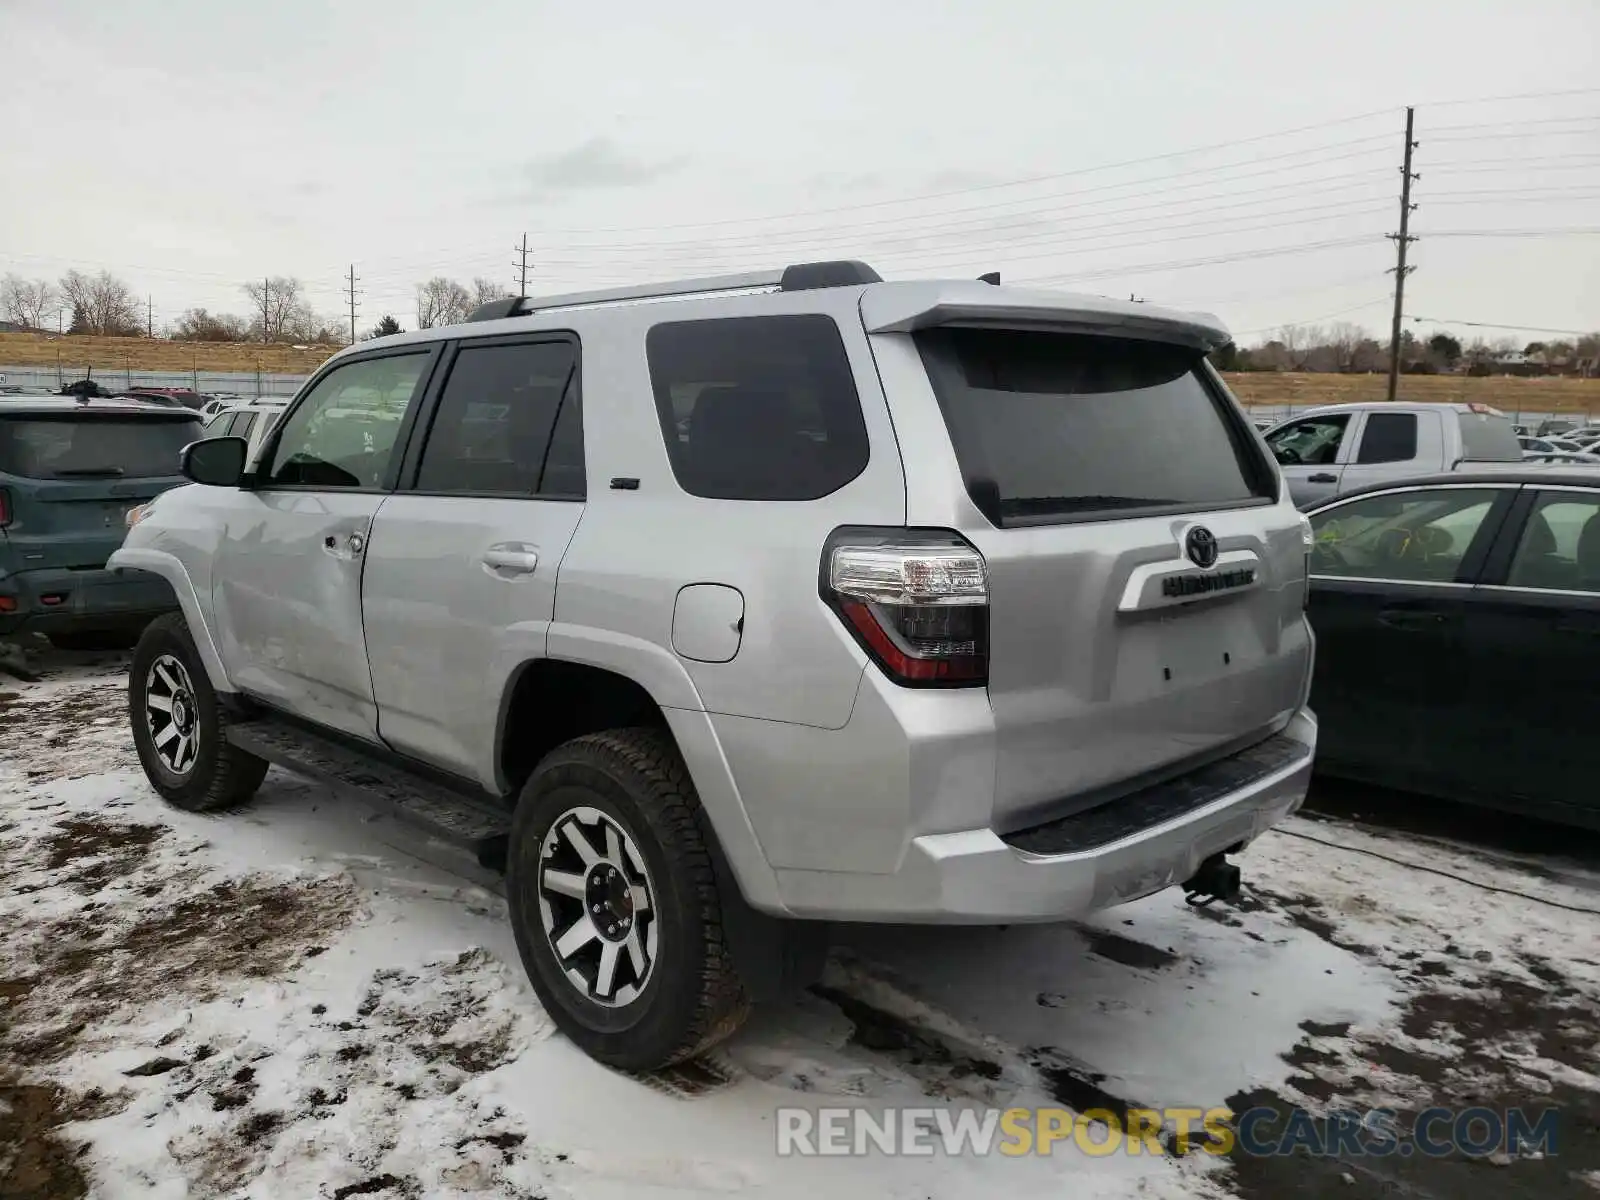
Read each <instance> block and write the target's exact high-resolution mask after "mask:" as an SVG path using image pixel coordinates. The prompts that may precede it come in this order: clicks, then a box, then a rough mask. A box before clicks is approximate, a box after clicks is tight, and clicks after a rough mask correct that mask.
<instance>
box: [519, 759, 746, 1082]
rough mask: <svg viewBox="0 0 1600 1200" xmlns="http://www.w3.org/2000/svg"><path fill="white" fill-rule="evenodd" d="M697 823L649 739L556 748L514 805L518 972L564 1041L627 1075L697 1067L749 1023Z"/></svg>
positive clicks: (688, 791)
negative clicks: (680, 1065) (694, 1062)
mask: <svg viewBox="0 0 1600 1200" xmlns="http://www.w3.org/2000/svg"><path fill="white" fill-rule="evenodd" d="M700 820H701V813H700V803H699V798H698V796H697V795H696V794H695V790H694V783H693V781H692V780H691V779H690V778H689V773H688V771H687V769H686V768H685V767H684V765H683V761H682V759H681V758H680V757H679V755H678V752H677V748H676V747H675V746H674V745H673V744H672V741H671V739H670V738H669V737H668V736H667V735H666V734H665V733H664V732H663V731H660V730H655V729H619V730H611V731H608V732H605V733H597V734H590V735H588V736H586V737H581V738H576V739H574V740H573V741H570V742H568V743H566V744H565V745H563V746H560V747H558V748H557V749H556V750H554V751H553V752H552V753H551V754H550V755H549V756H548V757H547V758H545V760H544V761H543V762H541V763H540V764H539V767H538V769H537V770H535V771H534V773H533V776H532V777H531V778H530V779H529V780H528V782H527V784H526V786H524V788H523V789H522V795H521V797H520V798H519V800H518V803H517V811H516V816H515V818H514V819H513V821H512V826H511V839H510V847H509V855H508V863H507V870H506V898H507V902H508V905H509V907H510V910H511V924H512V929H513V932H514V933H515V934H516V939H517V949H518V951H519V952H520V954H521V956H522V963H523V966H524V968H525V969H526V970H527V972H528V977H529V979H530V980H531V981H532V983H533V987H534V990H535V991H536V992H537V993H538V995H539V999H540V1001H541V1003H543V1005H544V1007H545V1010H546V1011H547V1012H548V1013H549V1014H550V1016H551V1018H552V1019H553V1020H554V1021H555V1023H556V1025H557V1026H558V1027H559V1028H560V1029H561V1031H562V1032H563V1033H565V1034H566V1035H567V1037H569V1038H571V1039H572V1041H573V1042H575V1043H576V1044H577V1045H578V1046H579V1047H580V1048H581V1049H583V1050H584V1051H585V1052H586V1053H587V1054H589V1055H590V1056H591V1057H593V1058H595V1059H598V1060H599V1061H600V1062H603V1063H606V1064H608V1065H610V1066H613V1067H617V1068H619V1069H621V1070H627V1071H642V1070H653V1069H656V1068H658V1067H663V1066H667V1065H670V1064H672V1063H675V1062H680V1061H682V1060H683V1059H686V1058H691V1057H693V1056H694V1055H696V1054H699V1053H701V1052H702V1051H704V1050H706V1049H708V1048H710V1047H711V1046H713V1045H715V1044H716V1043H717V1042H719V1041H721V1040H723V1039H724V1038H726V1037H727V1036H729V1035H730V1034H731V1033H733V1032H734V1030H736V1029H737V1028H738V1027H739V1025H740V1024H741V1023H742V1022H743V1021H744V1018H745V1017H746V1016H747V1015H748V1014H749V1010H750V1001H749V998H748V994H747V991H746V989H745V987H744V986H743V983H742V982H741V980H740V979H739V976H738V974H737V972H736V971H735V970H734V966H733V960H732V955H731V954H730V952H729V948H728V944H727V940H726V938H725V937H724V934H723V928H722V909H721V903H720V898H719V896H718V892H717V883H716V877H715V875H714V873H713V869H712V862H711V855H710V853H709V851H708V850H707V847H706V837H705V835H704V834H703V833H702V831H701V826H700Z"/></svg>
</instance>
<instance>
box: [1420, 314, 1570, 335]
mask: <svg viewBox="0 0 1600 1200" xmlns="http://www.w3.org/2000/svg"><path fill="white" fill-rule="evenodd" d="M1411 320H1412V322H1413V323H1420V322H1422V321H1427V322H1429V323H1430V324H1433V325H1465V326H1467V327H1469V328H1471V329H1520V330H1522V331H1524V332H1526V333H1565V334H1570V335H1572V336H1573V337H1587V336H1588V335H1589V334H1591V333H1593V332H1594V330H1592V329H1552V328H1550V326H1548V325H1507V324H1505V323H1504V322H1498V321H1462V320H1460V319H1458V318H1454V317H1412V318H1411Z"/></svg>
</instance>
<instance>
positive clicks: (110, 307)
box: [61, 271, 144, 337]
mask: <svg viewBox="0 0 1600 1200" xmlns="http://www.w3.org/2000/svg"><path fill="white" fill-rule="evenodd" d="M61 292H62V294H63V295H64V296H65V297H66V299H67V303H68V304H70V305H71V306H72V332H73V333H92V334H99V335H102V336H112V337H132V336H135V335H137V334H140V333H143V332H144V321H143V320H142V319H141V318H142V317H143V315H144V314H143V313H142V312H141V311H140V307H141V306H140V305H139V303H138V302H137V301H136V300H135V299H134V298H133V292H132V291H131V290H130V289H129V287H128V285H127V284H125V283H123V282H122V280H120V279H118V278H117V277H116V276H115V275H113V274H111V272H109V271H101V272H100V274H98V275H85V274H83V273H82V272H81V271H68V272H67V273H66V274H65V275H63V276H62V277H61Z"/></svg>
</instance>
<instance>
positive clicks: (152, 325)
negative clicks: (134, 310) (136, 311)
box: [144, 295, 156, 338]
mask: <svg viewBox="0 0 1600 1200" xmlns="http://www.w3.org/2000/svg"><path fill="white" fill-rule="evenodd" d="M144 335H145V337H147V338H153V337H155V336H156V310H155V301H153V300H152V299H151V298H150V297H149V296H148V295H146V296H145V298H144Z"/></svg>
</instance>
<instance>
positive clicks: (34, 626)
mask: <svg viewBox="0 0 1600 1200" xmlns="http://www.w3.org/2000/svg"><path fill="white" fill-rule="evenodd" d="M177 606H178V602H177V599H176V598H175V597H174V596H173V593H172V588H171V587H169V586H168V584H167V581H166V580H165V579H163V578H161V576H159V575H152V574H150V573H148V572H146V571H120V572H113V571H108V570H91V571H61V570H51V571H20V572H18V573H17V574H15V575H7V576H4V577H3V578H0V636H15V635H16V634H19V633H57V632H62V631H65V630H73V629H111V628H117V627H119V626H127V625H137V624H139V623H141V622H142V621H146V620H148V619H149V618H151V617H154V616H157V615H159V614H160V613H163V612H167V611H168V610H170V609H174V608H176V607H177Z"/></svg>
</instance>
